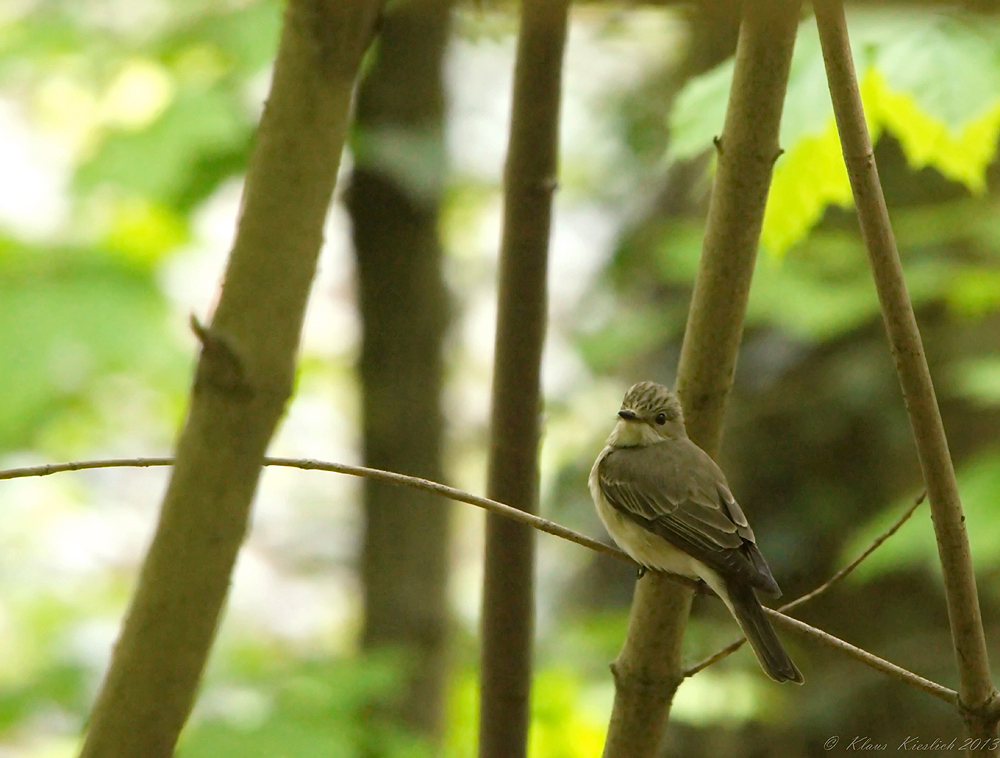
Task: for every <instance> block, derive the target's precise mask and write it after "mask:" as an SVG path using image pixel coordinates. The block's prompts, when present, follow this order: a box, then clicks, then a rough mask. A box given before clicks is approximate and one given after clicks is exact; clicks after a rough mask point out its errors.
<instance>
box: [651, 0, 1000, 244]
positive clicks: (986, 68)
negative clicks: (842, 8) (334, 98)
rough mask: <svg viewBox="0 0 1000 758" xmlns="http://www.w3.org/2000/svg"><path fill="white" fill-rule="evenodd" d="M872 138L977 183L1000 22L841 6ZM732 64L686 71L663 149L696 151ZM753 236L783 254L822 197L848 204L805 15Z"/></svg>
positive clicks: (716, 113) (999, 126) (678, 153)
mask: <svg viewBox="0 0 1000 758" xmlns="http://www.w3.org/2000/svg"><path fill="white" fill-rule="evenodd" d="M849 27H850V30H851V35H852V50H853V55H854V61H855V67H856V69H857V70H858V72H859V77H860V84H859V86H860V89H861V97H862V102H863V105H864V108H865V116H866V119H867V121H868V129H869V131H870V132H871V134H872V140H873V141H877V140H878V137H879V135H880V134H881V132H882V131H883V130H884V131H888V132H889V133H891V134H892V135H893V136H895V137H896V138H897V139H898V140H899V142H900V145H901V146H902V148H903V151H904V153H905V154H906V157H907V160H908V161H909V163H910V165H911V166H913V167H914V168H915V169H916V168H922V167H925V166H931V167H933V168H935V169H936V170H938V171H939V172H940V173H941V174H942V175H944V176H946V177H948V178H950V179H953V180H955V181H959V182H962V183H963V184H964V185H965V186H966V187H968V189H969V190H970V191H971V192H982V191H984V190H985V187H986V184H985V171H986V167H987V166H988V165H989V164H990V162H991V161H992V160H993V158H994V156H995V155H996V149H997V142H998V138H1000V54H998V51H1000V24H997V23H993V22H989V23H980V24H978V25H977V26H973V25H972V24H971V22H963V21H962V20H960V19H958V18H955V17H954V16H950V15H946V14H941V13H929V12H926V11H921V12H920V13H919V14H916V13H905V12H899V11H897V10H892V11H883V10H869V11H863V12H853V13H851V14H850V16H849ZM732 72H733V63H732V61H728V62H726V63H723V64H721V65H720V66H718V67H717V68H716V69H714V70H713V71H710V72H708V73H706V74H703V75H702V76H699V77H695V78H694V79H692V80H691V81H690V82H689V83H688V84H687V85H686V86H685V87H684V89H683V90H682V91H681V92H680V93H679V94H678V97H677V100H676V103H675V105H674V110H673V113H672V115H671V120H670V128H671V137H672V144H671V147H670V150H669V153H668V158H671V159H683V158H689V157H692V156H694V155H697V154H699V153H701V152H703V151H705V150H707V149H709V147H710V146H711V144H712V138H713V137H714V136H715V135H717V134H719V133H720V132H721V130H722V124H723V120H724V114H725V105H726V100H727V98H728V90H729V86H730V82H731V79H732ZM780 139H781V144H782V147H783V148H784V149H785V154H784V155H783V156H782V157H781V158H779V160H778V161H777V163H776V165H775V170H774V176H773V179H772V184H771V191H770V194H769V196H768V203H767V209H766V211H765V216H764V226H763V229H762V231H761V241H762V243H763V244H764V246H765V247H766V248H767V249H768V250H769V251H770V252H771V253H772V254H774V255H778V256H780V255H782V254H784V252H785V251H787V250H788V249H789V248H790V247H792V246H793V245H795V244H796V243H798V242H799V241H801V240H802V239H803V238H804V237H805V235H806V234H807V233H808V231H809V230H810V229H811V228H812V227H813V226H814V225H815V224H816V222H817V221H818V220H819V219H820V218H821V217H822V215H823V212H824V210H825V209H826V208H827V207H828V206H829V205H843V206H847V205H849V204H850V203H851V201H852V199H851V194H850V187H849V184H848V182H847V174H846V171H845V170H844V168H843V159H842V158H841V151H840V146H839V139H838V137H837V132H836V127H835V124H834V120H833V112H832V108H831V105H830V97H829V90H828V87H827V83H826V74H825V69H824V65H823V60H822V53H821V50H820V46H819V43H818V35H817V32H816V25H815V21H814V20H813V19H808V20H806V21H804V22H803V23H802V24H801V25H800V28H799V31H798V37H797V39H796V45H795V51H794V54H793V56H792V64H791V71H790V74H789V81H788V92H787V96H786V102H785V107H784V113H783V117H782V123H781V135H780Z"/></svg>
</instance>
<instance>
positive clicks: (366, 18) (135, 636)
mask: <svg viewBox="0 0 1000 758" xmlns="http://www.w3.org/2000/svg"><path fill="white" fill-rule="evenodd" d="M379 5H380V3H378V2H375V1H373V0H353V1H352V2H348V1H347V0H292V2H291V3H290V4H289V5H288V8H287V10H286V13H285V25H284V30H283V32H282V37H281V43H280V47H279V49H278V57H277V61H276V63H275V68H274V80H273V82H272V85H271V94H270V96H269V98H268V102H267V105H266V107H265V109H264V115H263V117H262V118H261V124H260V130H259V132H258V137H257V145H256V148H255V150H254V153H253V156H252V158H251V161H250V168H249V171H248V173H247V178H246V185H245V188H244V193H243V213H242V216H241V218H240V223H239V230H238V232H237V235H236V242H235V244H234V246H233V251H232V254H231V255H230V258H229V265H228V268H227V270H226V278H225V285H224V287H223V291H222V295H221V297H220V299H219V305H218V308H217V309H216V312H215V316H214V318H213V319H212V323H211V325H210V326H209V327H208V328H205V327H201V326H200V325H197V324H196V325H195V326H196V332H197V333H198V336H199V338H200V339H201V342H202V350H201V358H200V360H199V362H198V368H197V372H196V375H195V380H194V386H193V388H192V391H191V400H190V407H189V410H188V416H187V420H186V422H185V425H184V429H183V431H182V433H181V436H180V439H179V441H178V444H177V453H176V461H175V464H174V470H173V475H172V477H171V479H170V485H169V487H168V489H167V493H166V496H165V498H164V501H163V507H162V510H161V512H160V521H159V524H158V525H157V529H156V534H155V536H154V538H153V542H152V544H151V546H150V548H149V552H148V553H147V555H146V560H145V562H144V564H143V567H142V571H141V573H140V576H139V583H138V586H137V587H136V590H135V595H134V596H133V598H132V605H131V607H130V609H129V611H128V615H127V617H126V619H125V625H124V628H123V630H122V633H121V637H120V638H119V640H118V643H117V645H116V647H115V651H114V656H113V658H112V661H111V669H110V670H109V672H108V674H107V677H106V678H105V681H104V684H103V686H102V689H101V693H100V695H99V697H98V699H97V703H96V705H95V706H94V710H93V711H92V713H91V717H90V725H89V730H88V733H87V737H86V742H85V743H84V746H83V752H82V755H83V756H84V757H85V758H97V757H98V756H100V757H101V758H105V757H106V758H167V756H170V755H172V754H173V751H174V745H175V744H176V741H177V735H178V734H179V732H180V730H181V727H183V725H184V722H185V720H186V719H187V716H188V713H189V712H190V710H191V706H192V704H193V702H194V697H195V692H196V689H197V686H198V682H199V680H200V678H201V673H202V670H203V668H204V665H205V660H206V658H207V656H208V652H209V649H210V647H211V644H212V640H213V638H214V635H215V629H216V627H217V625H218V622H219V614H220V612H221V609H222V605H223V602H224V601H225V598H226V592H227V590H228V589H229V582H230V575H231V573H232V568H233V563H234V562H235V560H236V555H237V553H238V551H239V549H240V545H241V544H242V542H243V537H244V534H245V532H246V528H247V518H248V515H249V510H250V502H251V500H252V499H253V495H254V492H255V490H256V488H257V480H258V478H259V476H260V469H261V463H262V461H263V457H264V452H265V450H266V448H267V445H268V442H269V441H270V439H271V435H272V434H273V432H274V428H275V426H276V425H277V423H278V419H279V418H280V417H281V414H282V413H283V412H284V408H285V403H286V402H287V400H288V398H289V397H290V396H291V391H292V380H293V377H294V371H295V353H296V351H297V349H298V344H299V333H300V331H301V327H302V318H303V314H304V312H305V306H306V300H307V298H308V295H309V288H310V284H311V283H312V278H313V275H314V273H315V267H316V256H317V255H318V253H319V248H320V244H321V242H322V238H323V221H324V219H325V217H326V211H327V208H328V206H329V203H330V197H331V195H332V193H333V186H334V182H335V181H336V176H337V168H338V166H339V164H340V155H341V151H342V148H343V144H344V138H345V136H346V134H347V126H348V117H349V108H350V102H351V93H352V90H353V88H354V79H355V76H356V74H357V70H358V66H359V65H360V62H361V57H362V55H363V53H364V51H365V49H366V48H367V46H368V42H369V41H370V40H371V38H372V34H373V31H374V25H375V17H376V15H377V11H378V8H379Z"/></svg>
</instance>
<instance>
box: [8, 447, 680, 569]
mask: <svg viewBox="0 0 1000 758" xmlns="http://www.w3.org/2000/svg"><path fill="white" fill-rule="evenodd" d="M173 463H174V459H173V458H110V459H107V460H96V461H70V462H68V463H47V464H45V465H42V466H27V467H24V468H12V469H6V470H0V480H4V479H22V478H26V477H33V476H49V475H50V474H59V473H62V472H64V471H85V470H88V469H102V468H149V467H152V466H171V465H173ZM264 465H265V466H278V467H282V468H297V469H303V470H305V471H329V472H331V473H334V474H347V475H349V476H358V477H362V478H364V479H372V480H374V481H377V482H386V483H387V484H396V485H399V486H402V487H411V488H413V489H416V490H422V491H424V492H433V493H434V494H435V495H440V496H442V497H446V498H448V499H449V500H455V501H457V502H459V503H468V504H469V505H474V506H476V507H477V508H482V509H483V510H486V511H489V512H490V513H496V514H498V515H500V516H504V517H506V518H509V519H511V520H512V521H517V522H520V523H522V524H527V525H528V526H530V527H532V528H534V529H537V530H538V531H540V532H545V533H546V534H551V535H554V536H556V537H561V538H562V539H564V540H567V541H569V542H574V543H576V544H577V545H581V546H583V547H586V548H590V549H591V550H594V551H596V552H598V553H603V554H604V555H610V556H611V557H612V558H617V559H618V560H620V561H624V562H625V563H629V564H632V565H633V566H634V565H636V564H635V562H634V561H633V560H632V559H631V558H629V557H628V555H626V554H625V553H624V552H622V551H621V550H619V549H618V548H616V547H612V546H611V545H605V544H604V543H603V542H599V541H598V540H595V539H593V538H592V537H587V536H586V535H583V534H580V533H579V532H576V531H573V530H572V529H570V528H568V527H565V526H562V525H561V524H557V523H555V522H554V521H549V520H548V519H544V518H542V517H541V516H535V515H534V514H532V513H526V512H524V511H522V510H520V509H519V508H513V507H511V506H509V505H505V504H503V503H499V502H497V501H496V500H490V499H489V498H487V497H479V496H478V495H472V494H470V493H468V492H464V491H463V490H460V489H456V488H454V487H449V486H447V485H445V484H439V483H438V482H432V481H431V480H430V479H421V478H420V477H416V476H406V475H405V474H396V473H393V472H391V471H382V470H381V469H374V468H367V467H365V466H349V465H347V464H346V463H329V462H327V461H318V460H310V459H304V458H265V459H264ZM673 576H674V575H671V577H673ZM676 578H677V579H678V580H682V581H683V583H685V584H687V585H688V586H690V587H692V588H696V587H697V586H698V582H696V581H694V580H692V579H688V578H687V577H682V576H677V577H676Z"/></svg>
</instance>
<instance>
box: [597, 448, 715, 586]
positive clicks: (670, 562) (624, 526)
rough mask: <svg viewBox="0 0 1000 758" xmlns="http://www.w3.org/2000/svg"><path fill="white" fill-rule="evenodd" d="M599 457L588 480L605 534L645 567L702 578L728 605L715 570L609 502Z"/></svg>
mask: <svg viewBox="0 0 1000 758" xmlns="http://www.w3.org/2000/svg"><path fill="white" fill-rule="evenodd" d="M601 457H603V455H602V456H601ZM600 460H601V458H598V459H597V461H598V462H597V463H595V464H594V468H593V469H592V470H591V472H590V479H589V481H588V484H589V486H590V495H591V497H592V498H593V499H594V505H595V506H596V507H597V515H598V516H600V517H601V521H602V522H604V528H605V529H607V530H608V534H610V535H611V538H612V539H613V540H614V541H615V542H616V543H617V544H618V547H620V548H621V549H622V550H624V551H625V552H626V553H628V554H629V556H631V557H632V559H633V560H634V561H635V562H636V563H638V564H640V565H641V566H645V567H646V568H650V569H657V570H660V571H669V572H670V573H672V574H680V575H681V576H687V577H690V578H692V579H702V580H704V581H705V582H707V583H708V585H709V586H710V587H711V588H712V589H713V590H715V592H716V594H718V595H720V596H721V597H723V599H724V600H726V601H727V605H728V597H726V596H727V594H728V593H726V592H725V590H724V588H723V583H722V581H721V579H720V577H719V575H718V574H717V573H716V572H715V571H713V570H712V569H710V568H709V567H708V566H706V565H705V564H704V563H702V562H701V561H699V560H696V559H695V558H692V557H691V556H689V555H688V554H687V553H684V552H682V551H681V550H678V549H677V548H676V547H674V546H673V545H671V544H670V543H669V542H667V541H666V540H665V539H663V538H662V537H659V536H657V535H656V534H653V532H650V531H648V530H647V529H644V528H643V527H641V526H639V524H637V523H636V522H634V521H632V520H631V519H630V518H628V517H627V516H625V515H624V514H622V513H621V512H619V511H618V510H616V509H615V507H614V506H613V505H611V503H609V502H608V500H607V498H605V497H604V493H603V492H601V485H600V483H599V481H598V475H597V467H598V465H599V463H600Z"/></svg>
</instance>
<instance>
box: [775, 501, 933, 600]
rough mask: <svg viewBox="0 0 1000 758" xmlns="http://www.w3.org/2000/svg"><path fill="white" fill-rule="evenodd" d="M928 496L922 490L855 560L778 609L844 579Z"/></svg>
mask: <svg viewBox="0 0 1000 758" xmlns="http://www.w3.org/2000/svg"><path fill="white" fill-rule="evenodd" d="M926 497H927V492H926V490H925V491H924V492H921V493H920V494H919V495H918V496H917V498H916V499H915V500H914V501H913V502H912V503H911V504H910V507H909V508H907V509H906V510H905V511H903V514H902V515H901V516H900V517H899V518H898V519H896V523H894V524H893V525H892V526H890V527H889V528H888V529H886V530H885V531H884V532H883V533H882V534H880V535H879V536H878V537H876V538H875V540H874V541H873V542H872V544H870V545H869V546H868V547H867V548H865V550H864V552H862V553H861V555H859V556H858V557H857V558H855V559H854V560H853V561H851V562H850V563H848V564H847V565H846V566H844V568H842V569H841V570H840V571H838V572H837V573H836V574H834V575H833V576H831V577H830V578H829V579H827V580H826V581H825V582H823V583H822V584H821V585H820V586H819V587H817V588H816V589H814V590H813V591H812V592H807V593H806V594H805V595H803V596H802V597H800V598H796V599H795V600H793V601H792V602H790V603H786V604H785V605H783V606H781V608H779V609H778V610H779V611H781V612H782V613H785V612H787V611H790V610H792V609H793V608H798V607H799V606H800V605H802V604H803V603H807V602H809V601H810V600H812V599H813V598H814V597H817V596H818V595H822V594H823V593H824V592H826V591H827V590H828V589H830V588H831V587H832V586H833V585H835V584H836V583H837V582H839V581H841V580H843V579H844V578H845V577H846V576H847V575H848V574H850V573H851V572H852V571H854V569H856V568H857V567H858V566H860V565H861V562H862V561H863V560H864V559H865V558H867V557H868V556H869V555H871V554H872V553H874V552H875V551H876V550H878V548H879V547H880V546H881V545H882V543H883V542H885V541H886V540H887V539H889V538H890V537H891V536H892V535H894V534H895V533H896V532H898V531H899V528H900V527H901V526H902V525H903V524H905V523H906V522H907V521H909V519H910V516H912V515H913V514H914V513H915V512H916V510H917V508H919V507H920V504H921V503H923V502H924V499H925V498H926Z"/></svg>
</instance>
